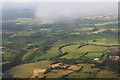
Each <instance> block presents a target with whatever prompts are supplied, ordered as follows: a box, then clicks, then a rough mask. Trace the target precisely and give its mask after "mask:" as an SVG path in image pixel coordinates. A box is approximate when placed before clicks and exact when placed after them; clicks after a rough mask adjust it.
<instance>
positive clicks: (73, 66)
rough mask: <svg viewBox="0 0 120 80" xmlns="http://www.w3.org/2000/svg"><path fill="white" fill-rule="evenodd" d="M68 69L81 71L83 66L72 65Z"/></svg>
mask: <svg viewBox="0 0 120 80" xmlns="http://www.w3.org/2000/svg"><path fill="white" fill-rule="evenodd" d="M67 69H70V70H80V69H81V66H76V65H71V66H70V67H68V68H67Z"/></svg>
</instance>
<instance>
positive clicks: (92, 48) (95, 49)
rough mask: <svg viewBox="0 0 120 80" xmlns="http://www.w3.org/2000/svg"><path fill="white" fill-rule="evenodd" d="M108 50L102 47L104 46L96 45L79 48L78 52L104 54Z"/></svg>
mask: <svg viewBox="0 0 120 80" xmlns="http://www.w3.org/2000/svg"><path fill="white" fill-rule="evenodd" d="M105 50H106V49H105V48H104V47H102V46H95V45H87V46H83V47H81V48H79V49H78V50H77V52H83V53H85V52H91V53H92V52H93V53H94V52H103V51H105Z"/></svg>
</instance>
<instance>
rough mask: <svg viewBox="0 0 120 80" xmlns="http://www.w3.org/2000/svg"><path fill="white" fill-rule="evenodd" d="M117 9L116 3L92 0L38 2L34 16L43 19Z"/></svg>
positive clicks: (102, 12) (96, 13)
mask: <svg viewBox="0 0 120 80" xmlns="http://www.w3.org/2000/svg"><path fill="white" fill-rule="evenodd" d="M113 11H117V3H105V2H102V3H92V2H84V3H83V2H79V3H74V2H73V3H69V2H63V3H60V2H56V3H55V2H53V3H40V4H39V6H38V9H37V10H36V14H35V16H36V17H37V18H43V19H51V18H53V19H55V18H62V17H68V18H69V17H84V16H90V15H101V14H108V13H110V12H113Z"/></svg>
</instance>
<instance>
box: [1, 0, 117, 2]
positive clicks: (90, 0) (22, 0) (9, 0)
mask: <svg viewBox="0 0 120 80" xmlns="http://www.w3.org/2000/svg"><path fill="white" fill-rule="evenodd" d="M0 2H119V0H0Z"/></svg>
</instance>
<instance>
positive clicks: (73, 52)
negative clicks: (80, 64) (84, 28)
mask: <svg viewBox="0 0 120 80" xmlns="http://www.w3.org/2000/svg"><path fill="white" fill-rule="evenodd" d="M78 46H80V45H71V46H67V47H64V51H65V52H68V54H66V55H65V56H62V57H61V58H67V59H71V58H79V57H80V56H81V55H83V53H78V52H76V51H77V47H78Z"/></svg>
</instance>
